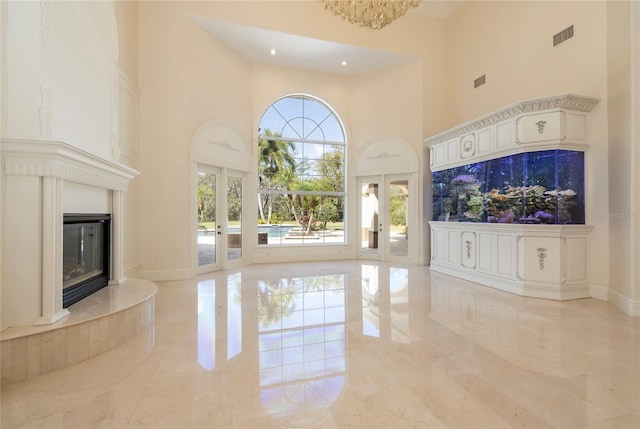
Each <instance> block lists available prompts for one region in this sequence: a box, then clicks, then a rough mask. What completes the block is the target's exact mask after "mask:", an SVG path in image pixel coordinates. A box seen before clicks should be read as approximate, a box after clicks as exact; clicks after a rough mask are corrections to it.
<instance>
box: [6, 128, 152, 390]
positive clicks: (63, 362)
mask: <svg viewBox="0 0 640 429" xmlns="http://www.w3.org/2000/svg"><path fill="white" fill-rule="evenodd" d="M1 144H2V146H1V155H2V163H1V165H2V168H3V169H4V174H5V175H4V180H5V183H4V184H3V189H2V191H3V192H5V193H6V194H5V199H4V200H3V204H4V205H5V207H4V208H3V217H4V219H3V222H4V227H3V238H2V256H3V260H2V264H3V266H2V313H3V316H2V318H3V319H2V327H3V330H2V332H1V333H0V335H1V337H0V338H1V344H0V347H1V361H0V364H1V368H2V384H6V383H11V382H16V381H20V380H23V379H26V378H29V377H32V376H36V375H40V374H44V373H46V372H49V371H52V370H55V369H60V368H64V367H66V366H68V365H72V364H74V363H77V362H80V361H82V360H84V359H88V358H90V357H93V356H97V355H99V354H101V353H104V352H106V351H108V350H110V349H112V348H114V347H117V346H118V345H121V344H123V343H125V342H126V341H128V340H129V339H132V338H134V337H136V336H137V335H139V334H140V333H142V332H144V331H146V330H147V329H148V328H149V327H150V326H152V325H153V317H154V299H153V298H154V295H155V292H156V286H155V284H153V283H151V282H148V281H145V280H139V279H130V280H127V279H126V278H125V276H124V267H123V218H124V211H123V193H124V192H125V191H126V190H127V186H128V183H129V181H130V180H132V179H133V178H134V177H135V176H136V175H137V174H138V172H137V171H135V170H133V169H131V168H129V167H126V166H124V165H122V164H118V163H115V162H111V161H107V160H104V159H102V158H100V157H97V156H94V155H92V154H89V153H87V152H85V151H83V150H80V149H78V148H76V147H74V146H71V145H69V144H66V143H64V142H60V141H50V140H12V139H3V140H2V142H1ZM65 182H70V183H76V184H81V185H84V186H89V187H94V188H97V190H99V191H100V192H104V191H105V190H107V191H108V194H109V196H110V206H111V217H112V230H111V270H110V271H111V274H110V280H109V286H107V287H105V288H103V289H101V290H100V291H98V292H97V293H95V294H93V295H91V296H89V297H87V298H85V299H83V300H81V301H79V302H77V303H76V304H74V305H72V306H71V307H69V308H68V309H64V308H62V229H63V215H64V213H63V194H64V189H65V186H64V184H65ZM29 209H35V210H29ZM33 212H35V213H33ZM25 224H28V225H25ZM29 225H30V226H29ZM38 251H39V252H41V253H40V255H37V257H35V258H34V257H33V253H34V252H35V253H36V254H37V253H38ZM29 252H31V256H32V257H31V258H30V259H31V260H33V261H40V265H41V266H40V267H35V268H34V267H30V269H29V268H28V267H27V266H26V262H25V259H29V258H26V257H25V256H27V254H28V253H29ZM37 263H38V262H36V264H37Z"/></svg>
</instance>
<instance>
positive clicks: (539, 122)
mask: <svg viewBox="0 0 640 429" xmlns="http://www.w3.org/2000/svg"><path fill="white" fill-rule="evenodd" d="M546 123H547V121H538V122H536V125H537V126H538V132H539V133H540V134H542V133H543V132H544V126H545V124H546Z"/></svg>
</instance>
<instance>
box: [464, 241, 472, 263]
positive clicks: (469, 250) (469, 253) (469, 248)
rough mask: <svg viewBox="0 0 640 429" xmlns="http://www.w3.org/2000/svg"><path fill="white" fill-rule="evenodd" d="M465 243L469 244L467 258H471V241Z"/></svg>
mask: <svg viewBox="0 0 640 429" xmlns="http://www.w3.org/2000/svg"><path fill="white" fill-rule="evenodd" d="M464 244H466V245H467V259H471V241H469V240H467V241H465V242H464Z"/></svg>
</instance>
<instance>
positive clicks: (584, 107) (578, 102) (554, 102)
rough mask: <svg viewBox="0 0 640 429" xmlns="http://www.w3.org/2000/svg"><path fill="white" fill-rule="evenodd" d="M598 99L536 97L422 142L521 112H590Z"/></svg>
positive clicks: (439, 139) (444, 138)
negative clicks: (556, 110)
mask: <svg viewBox="0 0 640 429" xmlns="http://www.w3.org/2000/svg"><path fill="white" fill-rule="evenodd" d="M599 102H600V100H599V99H598V98H592V97H584V96H581V95H575V94H562V95H555V96H552V97H544V98H536V99H533V100H527V101H521V102H519V103H516V104H512V105H511V106H508V107H505V108H504V109H500V110H497V111H495V112H493V113H489V114H488V115H485V116H481V117H480V118H478V119H474V120H472V121H470V122H467V123H464V124H462V125H459V126H457V127H455V128H451V129H449V130H447V131H444V132H442V133H440V134H436V135H434V136H431V137H429V138H426V139H425V140H424V144H426V145H427V146H432V145H434V144H438V143H442V142H445V141H447V140H451V139H454V138H456V137H460V136H463V135H465V134H469V133H471V132H473V131H477V130H479V129H482V128H485V127H488V126H490V125H493V124H496V123H498V122H502V121H505V120H507V119H510V118H513V117H516V116H518V115H521V114H523V113H531V112H538V111H542V110H550V109H566V110H573V111H577V112H590V111H591V109H593V107H594V106H595V105H596V104H598V103H599Z"/></svg>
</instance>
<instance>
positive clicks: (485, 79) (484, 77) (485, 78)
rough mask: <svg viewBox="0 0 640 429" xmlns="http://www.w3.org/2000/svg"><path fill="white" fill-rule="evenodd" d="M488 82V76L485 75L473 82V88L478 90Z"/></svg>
mask: <svg viewBox="0 0 640 429" xmlns="http://www.w3.org/2000/svg"><path fill="white" fill-rule="evenodd" d="M486 81H487V75H486V74H483V75H482V76H480V77H479V78H477V79H476V80H474V81H473V87H474V88H477V87H479V86H480V85H484V83H485V82H486Z"/></svg>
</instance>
